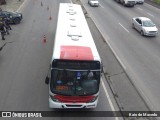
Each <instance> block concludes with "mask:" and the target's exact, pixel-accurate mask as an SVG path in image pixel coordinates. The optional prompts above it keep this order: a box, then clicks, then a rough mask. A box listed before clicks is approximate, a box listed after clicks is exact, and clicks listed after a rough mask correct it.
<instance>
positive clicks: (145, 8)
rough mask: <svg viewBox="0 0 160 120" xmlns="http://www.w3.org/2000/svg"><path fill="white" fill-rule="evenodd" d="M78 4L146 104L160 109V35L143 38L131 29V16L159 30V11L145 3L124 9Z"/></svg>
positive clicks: (109, 2) (104, 3)
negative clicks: (148, 19)
mask: <svg viewBox="0 0 160 120" xmlns="http://www.w3.org/2000/svg"><path fill="white" fill-rule="evenodd" d="M81 1H82V3H83V5H84V6H85V8H86V9H87V11H88V14H89V15H90V16H91V17H92V19H93V20H94V22H95V23H96V25H97V27H98V28H99V30H100V31H101V33H102V35H103V37H104V38H105V39H106V41H107V43H108V44H109V45H110V47H111V48H112V50H113V52H114V53H116V56H117V57H118V59H119V60H120V63H121V64H122V66H123V68H124V69H125V71H126V72H127V73H128V75H129V76H130V78H131V79H132V82H133V83H134V85H135V86H136V88H137V89H138V91H139V92H140V94H141V95H142V96H143V98H144V99H145V100H146V102H147V104H148V105H149V106H150V108H151V109H152V110H160V94H159V91H160V87H159V86H160V74H159V73H160V54H159V51H160V47H159V46H160V41H159V40H160V34H158V35H157V36H156V37H144V36H141V35H140V33H139V32H137V31H136V30H134V29H133V28H132V26H131V19H132V18H133V17H135V16H145V17H148V18H150V19H152V20H153V22H154V23H155V24H156V26H157V27H158V29H160V23H159V20H160V14H159V13H160V10H159V9H157V8H155V7H152V6H150V5H148V4H146V3H145V4H144V5H136V6H135V7H134V8H129V7H124V6H122V5H121V4H118V3H116V2H115V1H114V0H99V2H100V6H99V7H96V8H95V7H90V6H89V5H88V4H87V2H86V1H85V0H81ZM107 72H108V73H109V74H110V70H108V71H107Z"/></svg>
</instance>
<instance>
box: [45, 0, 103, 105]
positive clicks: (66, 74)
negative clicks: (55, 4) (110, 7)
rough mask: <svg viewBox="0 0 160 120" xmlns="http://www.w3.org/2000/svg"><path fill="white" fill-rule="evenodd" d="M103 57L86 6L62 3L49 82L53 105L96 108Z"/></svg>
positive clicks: (50, 100)
mask: <svg viewBox="0 0 160 120" xmlns="http://www.w3.org/2000/svg"><path fill="white" fill-rule="evenodd" d="M100 77H101V59H100V56H99V54H98V51H97V48H96V45H95V43H94V40H93V38H92V35H91V33H90V30H89V27H88V25H87V21H86V19H85V16H84V14H83V11H82V8H81V6H80V5H77V4H70V3H60V5H59V14H58V21H57V30H56V34H55V41H54V48H53V56H52V60H51V65H50V69H49V73H48V75H47V77H46V80H45V82H46V84H49V107H50V108H95V107H96V106H97V102H98V96H99V86H100V79H101V78H100Z"/></svg>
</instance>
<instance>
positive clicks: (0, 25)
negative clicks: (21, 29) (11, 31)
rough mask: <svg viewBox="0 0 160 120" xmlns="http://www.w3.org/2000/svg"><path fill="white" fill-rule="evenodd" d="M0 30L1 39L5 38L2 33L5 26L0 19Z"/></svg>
mask: <svg viewBox="0 0 160 120" xmlns="http://www.w3.org/2000/svg"><path fill="white" fill-rule="evenodd" d="M0 32H1V37H2V40H5V38H4V35H5V27H4V24H3V22H2V21H0Z"/></svg>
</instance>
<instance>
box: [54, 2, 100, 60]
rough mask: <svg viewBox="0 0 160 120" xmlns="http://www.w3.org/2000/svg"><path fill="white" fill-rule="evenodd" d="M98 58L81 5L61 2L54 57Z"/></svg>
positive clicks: (74, 58) (71, 58) (73, 58)
mask: <svg viewBox="0 0 160 120" xmlns="http://www.w3.org/2000/svg"><path fill="white" fill-rule="evenodd" d="M54 59H64V60H98V61H100V57H99V54H98V51H97V48H96V45H95V43H94V40H93V38H92V35H91V32H90V30H89V27H88V24H87V21H86V19H85V16H84V14H83V11H82V8H81V6H80V5H77V4H71V3H60V5H59V14H58V22H57V30H56V34H55V41H54V48H53V57H52V61H53V60H54Z"/></svg>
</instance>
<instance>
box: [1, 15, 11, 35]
mask: <svg viewBox="0 0 160 120" xmlns="http://www.w3.org/2000/svg"><path fill="white" fill-rule="evenodd" d="M3 23H4V26H5V29H6V33H7V34H8V35H9V30H12V28H11V26H10V24H9V19H8V18H7V17H6V18H4V21H3Z"/></svg>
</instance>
